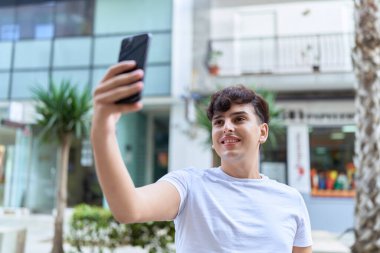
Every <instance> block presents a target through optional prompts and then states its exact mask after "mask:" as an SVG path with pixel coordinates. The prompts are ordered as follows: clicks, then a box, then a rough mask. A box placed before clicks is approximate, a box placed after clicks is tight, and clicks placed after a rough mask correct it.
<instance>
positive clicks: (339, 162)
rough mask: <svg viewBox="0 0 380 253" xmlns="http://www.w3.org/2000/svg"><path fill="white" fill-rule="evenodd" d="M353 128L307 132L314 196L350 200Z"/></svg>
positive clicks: (352, 187)
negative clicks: (308, 135)
mask: <svg viewBox="0 0 380 253" xmlns="http://www.w3.org/2000/svg"><path fill="white" fill-rule="evenodd" d="M354 132H355V127H354V126H343V127H319V128H316V127H315V128H312V129H311V130H310V161H311V171H310V172H311V173H310V176H311V186H312V195H313V196H327V197H353V196H354V192H355V191H354V190H355V180H354V179H355V167H354V165H353V157H354V142H355V133H354Z"/></svg>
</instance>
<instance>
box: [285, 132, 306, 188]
mask: <svg viewBox="0 0 380 253" xmlns="http://www.w3.org/2000/svg"><path fill="white" fill-rule="evenodd" d="M287 140H288V147H287V149H288V152H287V153H288V179H289V181H288V182H289V185H290V186H292V187H294V188H296V189H297V190H299V191H300V192H302V193H310V147H309V130H308V127H307V125H290V126H288V128H287Z"/></svg>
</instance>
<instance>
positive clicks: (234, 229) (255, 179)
mask: <svg viewBox="0 0 380 253" xmlns="http://www.w3.org/2000/svg"><path fill="white" fill-rule="evenodd" d="M133 67H134V63H133V62H122V63H119V64H116V65H114V66H113V67H111V68H110V69H109V70H108V72H107V73H106V75H105V76H104V78H103V80H102V81H101V83H100V85H99V86H98V88H97V89H96V90H95V92H94V117H93V124H92V133H91V138H92V144H93V148H94V156H95V162H96V167H97V173H98V177H99V181H100V184H101V186H102V189H103V192H104V194H105V196H106V198H107V201H108V204H109V206H110V208H111V211H112V212H113V214H114V216H115V218H116V219H117V220H119V221H120V222H123V223H135V222H147V221H160V220H174V222H175V227H176V250H177V252H178V253H194V252H197V253H219V252H226V253H232V252H239V253H242V252H247V253H248V252H257V253H274V252H281V253H291V252H293V253H311V244H312V240H311V231H310V222H309V217H308V213H307V209H306V207H305V204H304V201H303V199H302V196H301V195H300V194H299V193H298V192H297V191H296V190H294V189H292V188H291V187H289V186H286V185H284V184H280V183H277V182H275V181H273V180H270V179H269V178H268V177H266V176H264V175H262V174H260V173H259V149H260V145H261V144H262V143H264V142H265V141H266V139H267V137H268V121H269V115H268V105H267V103H266V102H265V101H264V100H263V99H262V98H261V97H260V96H258V95H257V94H256V93H254V92H253V91H251V90H249V89H246V88H245V87H243V86H237V87H230V88H226V89H224V90H222V91H219V92H217V93H215V94H214V95H213V96H212V100H211V103H210V106H209V108H208V117H209V119H210V120H211V121H212V140H213V148H214V149H215V151H216V152H217V153H218V155H219V156H220V157H221V166H220V167H219V168H211V169H194V168H189V169H183V170H176V171H174V172H171V173H169V174H167V175H165V176H164V177H163V178H161V179H160V180H159V181H158V182H156V183H154V184H150V185H147V186H144V187H140V188H136V187H135V186H134V184H133V182H132V179H131V177H130V175H129V173H128V170H127V169H126V167H125V165H124V162H123V160H122V157H121V154H120V151H119V150H118V144H117V140H116V135H115V129H116V123H117V121H118V119H119V118H120V115H121V113H130V112H135V111H138V110H140V109H141V108H142V104H141V102H137V103H135V104H132V105H116V104H114V102H115V101H117V100H119V99H121V98H123V97H127V96H130V95H132V94H134V93H136V92H138V91H141V90H142V87H143V83H142V82H141V81H138V80H140V79H141V78H142V76H143V72H142V71H141V70H135V71H133V72H130V73H126V74H121V75H117V74H119V73H122V72H125V71H128V70H130V69H132V68H133Z"/></svg>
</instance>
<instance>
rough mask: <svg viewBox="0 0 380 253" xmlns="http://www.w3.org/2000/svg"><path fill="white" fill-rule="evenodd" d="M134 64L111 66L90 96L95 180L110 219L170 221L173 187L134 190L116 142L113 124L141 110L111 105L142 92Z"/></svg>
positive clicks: (174, 201) (174, 204)
mask: <svg viewBox="0 0 380 253" xmlns="http://www.w3.org/2000/svg"><path fill="white" fill-rule="evenodd" d="M134 66H135V63H134V62H121V63H118V64H116V65H114V66H112V67H111V68H110V69H109V70H108V71H107V73H106V74H105V76H104V78H103V79H102V81H101V82H100V84H99V85H98V87H97V88H96V90H95V92H94V116H93V119H92V128H91V141H92V145H93V150H94V157H95V164H96V172H97V176H98V179H99V182H100V185H101V188H102V190H103V193H104V195H105V196H106V199H107V201H108V204H109V206H110V209H111V211H112V213H113V215H114V217H115V218H116V219H117V220H118V221H120V222H123V223H135V222H146V221H157V220H170V219H173V218H174V217H175V216H176V214H177V211H178V207H179V203H180V196H179V193H178V192H177V190H176V189H175V187H174V186H173V185H171V184H170V183H168V182H158V183H154V184H150V185H147V186H144V187H140V188H136V187H135V186H134V184H133V181H132V179H131V177H130V175H129V173H128V170H127V168H126V167H125V165H124V161H123V159H122V156H121V153H120V150H119V146H118V143H117V139H116V123H117V121H118V120H119V118H120V116H121V114H122V113H130V112H136V111H139V110H141V108H142V104H141V102H137V103H134V104H129V105H128V104H115V101H118V100H120V99H121V98H125V97H128V96H130V95H133V94H135V93H137V92H139V91H141V90H142V87H143V83H142V82H141V81H138V80H141V78H142V77H143V75H144V73H143V71H142V70H134V71H132V72H128V73H124V74H120V73H123V72H125V71H129V70H131V69H133V67H134Z"/></svg>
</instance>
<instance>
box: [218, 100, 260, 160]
mask: <svg viewBox="0 0 380 253" xmlns="http://www.w3.org/2000/svg"><path fill="white" fill-rule="evenodd" d="M267 137H268V125H267V124H266V123H261V122H260V121H259V118H258V117H257V116H256V113H255V110H254V108H253V106H252V105H251V104H233V105H232V106H231V108H230V109H229V110H228V111H226V112H222V113H216V114H215V115H214V117H213V119H212V142H213V147H214V149H215V151H216V153H218V155H219V156H220V158H221V159H222V162H223V161H225V162H238V161H241V162H246V161H248V160H246V159H257V157H258V154H259V146H260V144H261V143H264V142H265V141H266V139H267Z"/></svg>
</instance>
